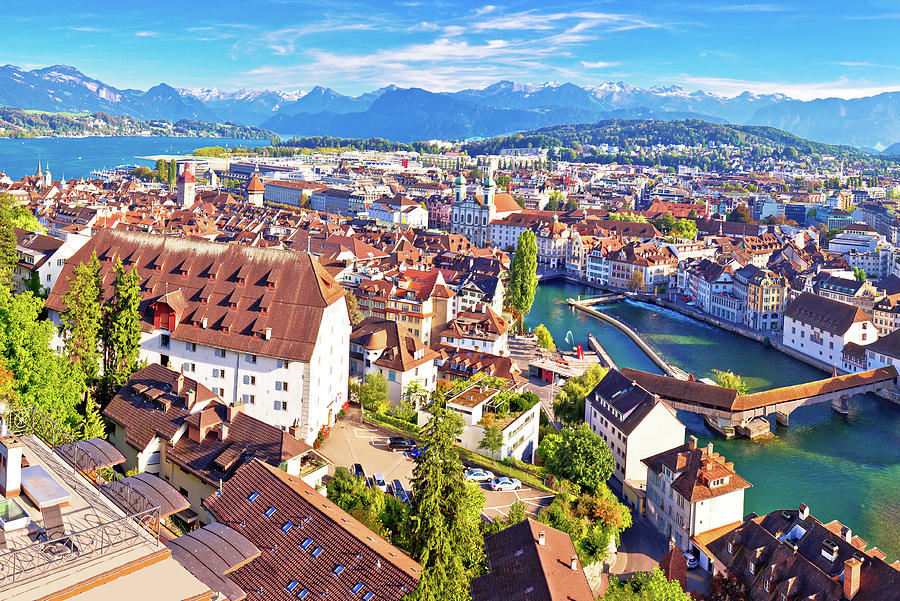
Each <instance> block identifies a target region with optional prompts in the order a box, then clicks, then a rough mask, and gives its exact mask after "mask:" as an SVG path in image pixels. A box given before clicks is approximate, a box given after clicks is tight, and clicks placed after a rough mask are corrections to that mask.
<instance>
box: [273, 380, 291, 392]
mask: <svg viewBox="0 0 900 601" xmlns="http://www.w3.org/2000/svg"><path fill="white" fill-rule="evenodd" d="M287 389H288V383H287V382H275V390H278V391H282V392H287Z"/></svg>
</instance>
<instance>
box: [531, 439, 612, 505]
mask: <svg viewBox="0 0 900 601" xmlns="http://www.w3.org/2000/svg"><path fill="white" fill-rule="evenodd" d="M538 453H539V454H540V456H541V458H542V459H543V460H544V466H545V468H546V469H547V471H548V472H550V473H551V474H553V475H555V476H557V477H559V478H563V479H565V480H568V481H570V482H572V483H573V484H576V485H578V486H579V487H580V488H581V489H582V490H584V491H587V492H595V491H597V490H600V488H601V487H603V486H605V482H606V481H607V480H609V478H610V476H612V473H613V471H614V470H615V469H616V463H615V461H614V460H613V457H612V452H611V451H610V450H609V447H608V446H606V443H605V442H604V441H603V439H602V438H600V437H599V436H597V435H596V434H595V433H594V432H593V431H592V430H591V427H590V426H588V425H587V424H586V423H580V424H578V425H577V426H566V427H565V428H563V429H562V430H561V431H560V432H548V433H547V434H546V435H545V436H544V438H543V439H542V440H541V442H540V444H539V445H538Z"/></svg>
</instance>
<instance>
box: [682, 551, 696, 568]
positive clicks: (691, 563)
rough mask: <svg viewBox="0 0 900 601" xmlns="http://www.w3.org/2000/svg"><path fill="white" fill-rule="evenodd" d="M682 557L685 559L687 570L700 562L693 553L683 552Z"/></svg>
mask: <svg viewBox="0 0 900 601" xmlns="http://www.w3.org/2000/svg"><path fill="white" fill-rule="evenodd" d="M684 559H685V561H687V569H689V570H693V569H694V568H696V567H697V566H698V565H699V564H700V562H699V561H697V558H696V557H694V554H693V553H685V554H684Z"/></svg>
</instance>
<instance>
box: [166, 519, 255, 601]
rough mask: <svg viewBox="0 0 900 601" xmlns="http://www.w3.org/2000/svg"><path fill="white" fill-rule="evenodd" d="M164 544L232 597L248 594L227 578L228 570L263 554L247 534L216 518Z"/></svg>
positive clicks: (180, 560) (191, 569)
mask: <svg viewBox="0 0 900 601" xmlns="http://www.w3.org/2000/svg"><path fill="white" fill-rule="evenodd" d="M165 544H166V546H167V547H169V549H170V550H171V551H172V557H174V558H175V559H176V560H177V561H178V563H180V564H181V565H182V566H184V568H185V569H186V570H187V571H188V572H190V573H191V574H193V575H194V576H195V577H196V578H197V579H198V580H199V581H200V582H202V583H203V584H205V585H206V586H208V587H210V588H211V589H213V590H214V591H216V592H218V593H222V594H223V595H225V596H226V597H227V598H228V599H229V600H231V601H238V600H240V599H243V598H244V597H245V596H246V594H245V593H244V591H242V590H241V589H240V587H238V586H237V585H236V584H235V583H234V582H232V580H231V579H230V578H228V574H230V573H231V572H233V571H234V570H236V569H238V568H239V567H241V566H243V565H246V564H248V563H250V562H251V561H253V560H254V559H255V558H257V557H259V555H260V550H259V549H258V548H257V547H256V546H255V545H254V544H253V543H251V542H250V541H249V540H248V539H247V538H246V537H245V536H244V535H242V534H239V533H238V532H236V531H235V530H232V529H231V528H229V527H228V526H225V525H223V524H219V523H216V522H213V523H212V524H209V525H207V526H204V527H203V528H200V529H198V530H194V531H193V532H191V533H190V534H185V535H184V536H180V537H178V538H176V539H175V540H169V541H166V542H165Z"/></svg>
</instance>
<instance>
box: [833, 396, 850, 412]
mask: <svg viewBox="0 0 900 601" xmlns="http://www.w3.org/2000/svg"><path fill="white" fill-rule="evenodd" d="M831 408H832V409H834V410H835V411H837V412H838V413H840V414H841V415H847V414H848V413H850V395H846V394H845V395H841V396H839V397H838V398H836V399H834V400H833V401H831Z"/></svg>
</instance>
